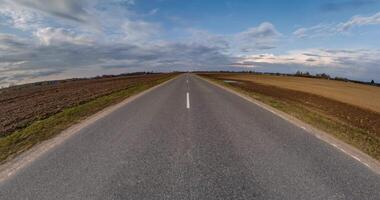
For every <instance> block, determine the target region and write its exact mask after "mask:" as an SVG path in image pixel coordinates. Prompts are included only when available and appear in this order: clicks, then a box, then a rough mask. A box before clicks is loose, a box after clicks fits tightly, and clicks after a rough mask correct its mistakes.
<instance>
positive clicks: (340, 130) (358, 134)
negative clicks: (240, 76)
mask: <svg viewBox="0 0 380 200" xmlns="http://www.w3.org/2000/svg"><path fill="white" fill-rule="evenodd" d="M207 78H208V79H209V80H211V81H213V82H216V83H218V84H221V85H223V86H226V87H229V88H231V89H233V90H235V91H237V92H240V93H243V94H245V95H247V96H250V97H251V98H253V99H256V100H258V101H261V102H263V103H265V104H267V105H269V106H271V107H273V108H275V109H278V110H280V111H283V112H285V113H287V114H289V115H291V116H293V117H295V118H297V119H299V120H301V121H303V122H306V123H308V124H310V125H312V126H314V127H316V128H318V129H320V130H323V131H325V132H327V133H329V134H331V135H333V136H334V137H336V138H338V139H340V140H342V141H344V142H346V143H348V144H350V145H352V146H354V147H356V148H357V149H359V150H361V151H363V152H365V153H366V154H368V155H370V156H371V157H373V158H375V159H377V160H380V138H379V137H376V135H373V134H369V133H368V131H367V130H364V129H361V128H357V127H354V126H350V125H349V124H347V123H343V122H341V121H339V120H337V119H335V118H333V117H331V116H328V115H326V114H324V113H321V112H319V111H318V110H316V109H311V108H310V107H308V106H307V105H302V104H299V103H297V102H292V101H286V100H282V99H278V98H273V97H271V96H268V95H263V94H261V93H257V92H252V91H246V90H244V89H242V88H239V87H236V86H233V85H231V84H230V83H226V82H224V81H222V80H220V79H214V78H210V77H207Z"/></svg>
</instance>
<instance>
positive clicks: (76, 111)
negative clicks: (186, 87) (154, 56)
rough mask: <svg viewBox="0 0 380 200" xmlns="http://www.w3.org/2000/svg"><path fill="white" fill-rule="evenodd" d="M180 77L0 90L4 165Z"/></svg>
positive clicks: (0, 143) (154, 76)
mask: <svg viewBox="0 0 380 200" xmlns="http://www.w3.org/2000/svg"><path fill="white" fill-rule="evenodd" d="M176 75H177V74H175V73H171V74H143V75H133V76H130V75H128V76H124V75H123V76H116V77H115V76H107V77H97V78H92V79H80V80H64V81H54V82H51V81H49V82H41V83H34V84H28V85H23V86H17V87H12V88H7V89H3V90H0V94H1V98H0V102H1V104H0V111H1V113H0V119H1V121H0V163H4V162H5V161H7V160H10V159H12V158H13V157H15V156H16V155H18V154H20V153H22V152H24V151H26V150H28V149H30V148H31V147H32V146H34V145H36V144H38V143H41V142H42V141H44V140H47V139H49V138H51V137H53V136H54V135H56V134H58V133H60V132H61V131H63V130H64V129H66V128H68V127H70V126H71V125H73V124H76V123H78V122H80V121H81V120H83V119H85V118H87V117H89V116H90V115H93V114H95V113H96V112H98V111H100V110H102V109H104V108H106V107H108V106H110V105H113V104H116V103H118V102H121V101H122V100H124V99H126V98H128V97H130V96H132V95H134V94H137V93H139V92H142V91H144V90H146V89H148V88H150V87H153V86H155V85H158V84H160V83H163V82H165V81H167V80H169V79H171V78H173V77H174V76H176Z"/></svg>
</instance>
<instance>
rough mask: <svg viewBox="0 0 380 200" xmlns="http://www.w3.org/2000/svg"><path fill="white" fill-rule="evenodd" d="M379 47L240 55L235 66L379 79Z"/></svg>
mask: <svg viewBox="0 0 380 200" xmlns="http://www.w3.org/2000/svg"><path fill="white" fill-rule="evenodd" d="M379 62H380V50H371V49H351V50H345V49H305V50H297V51H290V52H288V53H286V54H282V55H274V54H256V55H249V56H245V57H241V58H240V59H239V61H238V62H237V63H235V66H246V67H253V68H255V69H259V70H262V71H275V72H276V71H279V72H285V73H289V72H295V71H297V70H301V71H309V72H313V73H322V72H324V73H330V74H332V75H335V76H345V77H348V78H354V79H360V80H363V77H366V79H364V80H366V81H368V80H370V79H374V80H377V81H379V80H380V79H379V78H378V77H377V75H376V74H379V72H380V68H379V67H378V63H379Z"/></svg>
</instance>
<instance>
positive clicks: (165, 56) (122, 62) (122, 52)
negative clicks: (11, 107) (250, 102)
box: [0, 28, 233, 85]
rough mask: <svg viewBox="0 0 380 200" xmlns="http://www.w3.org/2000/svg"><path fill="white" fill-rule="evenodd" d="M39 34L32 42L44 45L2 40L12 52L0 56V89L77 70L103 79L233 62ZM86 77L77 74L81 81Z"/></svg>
mask: <svg viewBox="0 0 380 200" xmlns="http://www.w3.org/2000/svg"><path fill="white" fill-rule="evenodd" d="M43 30H44V31H42V32H43V34H41V35H38V34H37V36H36V37H37V38H38V37H39V38H40V40H41V41H42V43H35V42H33V41H31V40H25V41H29V43H28V44H24V43H17V42H18V41H24V40H23V39H21V38H17V37H16V36H10V35H7V36H2V38H5V39H2V40H0V46H5V45H7V48H11V47H12V48H14V49H15V51H13V52H8V51H6V52H5V51H4V52H3V51H0V72H1V74H2V75H4V74H5V75H6V76H7V77H8V78H7V80H6V81H0V85H4V84H9V83H10V82H14V83H22V82H28V81H31V80H32V79H31V78H37V77H39V76H46V75H50V73H42V72H51V73H52V74H64V73H70V72H72V71H75V70H77V69H81V70H85V69H88V71H92V72H91V73H93V71H94V70H97V74H104V73H107V72H109V70H112V69H114V68H118V69H120V73H121V72H126V71H128V70H129V69H133V70H139V71H143V70H149V71H151V70H155V71H170V70H180V69H183V70H190V69H201V68H207V67H210V66H227V65H229V63H231V62H233V61H232V58H231V57H229V56H227V55H225V54H223V53H221V51H220V49H219V48H217V47H209V46H205V45H196V44H188V43H181V42H157V43H151V44H139V43H138V44H132V43H128V42H122V41H117V42H116V41H115V42H107V43H99V42H96V41H93V42H91V43H83V42H82V40H81V38H80V37H79V36H76V35H73V34H72V33H70V32H67V31H66V30H63V29H52V28H47V29H43ZM58 36H59V37H58ZM0 38H1V37H0ZM10 39H11V40H10ZM9 40H10V41H11V42H10V41H9ZM20 45H28V48H18V49H17V47H19V46H20ZM37 72H38V73H37ZM22 74H25V76H24V75H22ZM87 75H88V74H86V73H84V74H83V73H82V74H80V76H87ZM77 76H78V75H77ZM61 78H67V77H64V76H62V77H61Z"/></svg>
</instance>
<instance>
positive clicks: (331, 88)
mask: <svg viewBox="0 0 380 200" xmlns="http://www.w3.org/2000/svg"><path fill="white" fill-rule="evenodd" d="M218 77H219V78H223V77H224V78H227V79H231V78H232V79H236V80H244V81H250V82H252V81H253V82H255V83H261V84H263V85H271V86H277V87H280V88H285V89H291V90H296V91H301V92H306V93H311V94H316V95H319V96H323V97H326V98H329V99H333V100H337V101H340V102H344V103H348V104H352V105H354V106H358V107H361V108H365V109H370V110H372V111H375V112H378V113H380V87H374V86H370V85H363V84H357V83H351V82H343V81H335V80H326V79H315V78H304V77H291V76H272V75H254V74H224V75H222V74H220V76H218Z"/></svg>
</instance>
